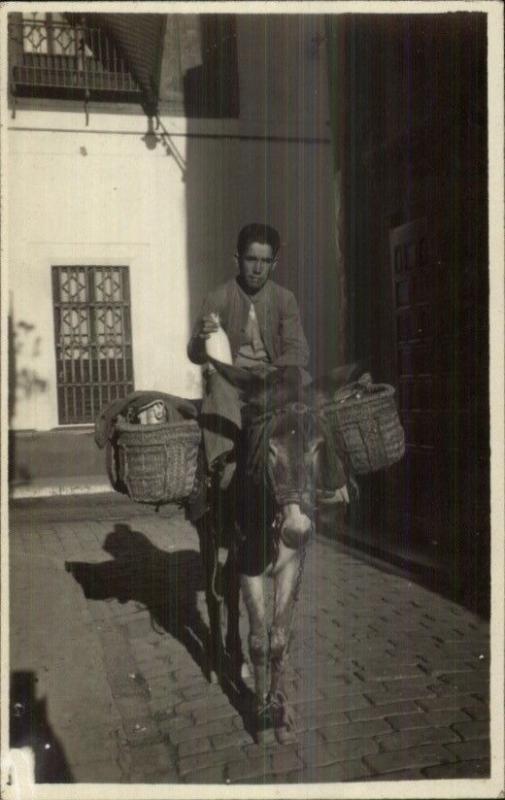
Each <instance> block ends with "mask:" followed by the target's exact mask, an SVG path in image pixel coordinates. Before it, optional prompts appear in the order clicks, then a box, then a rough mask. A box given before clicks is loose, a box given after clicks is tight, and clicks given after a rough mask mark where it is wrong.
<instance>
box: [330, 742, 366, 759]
mask: <svg viewBox="0 0 505 800" xmlns="http://www.w3.org/2000/svg"><path fill="white" fill-rule="evenodd" d="M326 749H327V750H328V752H329V753H330V754H331V755H332V756H333V757H334V760H335V761H347V760H349V759H351V760H352V759H356V758H362V757H363V756H364V755H369V754H371V753H377V752H378V751H379V748H378V746H377V744H376V743H375V742H374V741H373V740H372V739H346V740H344V741H340V742H338V741H337V742H326Z"/></svg>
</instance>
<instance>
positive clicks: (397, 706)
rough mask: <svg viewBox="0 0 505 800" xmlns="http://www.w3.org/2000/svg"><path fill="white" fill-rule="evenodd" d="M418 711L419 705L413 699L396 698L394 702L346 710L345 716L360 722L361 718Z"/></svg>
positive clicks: (378, 717)
mask: <svg viewBox="0 0 505 800" xmlns="http://www.w3.org/2000/svg"><path fill="white" fill-rule="evenodd" d="M418 711H419V707H418V706H417V705H416V703H415V702H414V700H398V701H397V702H395V703H385V704H384V705H377V706H372V705H368V706H366V708H359V709H356V710H355V711H347V712H346V716H347V717H348V718H349V720H350V721H351V722H360V721H361V720H372V719H385V718H386V717H390V716H393V715H397V714H413V713H416V712H418Z"/></svg>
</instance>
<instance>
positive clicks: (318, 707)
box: [291, 694, 370, 716]
mask: <svg viewBox="0 0 505 800" xmlns="http://www.w3.org/2000/svg"><path fill="white" fill-rule="evenodd" d="M291 702H292V705H293V706H294V707H295V709H296V714H297V716H298V714H300V715H302V714H304V713H305V708H310V709H312V710H313V711H315V712H316V713H323V714H324V713H327V711H328V705H329V703H328V700H323V699H322V700H316V701H314V702H312V701H310V702H305V701H304V700H303V699H298V698H293V700H292V701H291ZM369 705H370V703H369V701H368V700H367V699H366V697H364V696H363V695H361V694H349V695H342V696H339V697H338V698H333V699H332V701H331V706H332V707H333V708H334V709H335V712H336V713H344V712H347V711H354V710H355V709H359V708H368V707H369Z"/></svg>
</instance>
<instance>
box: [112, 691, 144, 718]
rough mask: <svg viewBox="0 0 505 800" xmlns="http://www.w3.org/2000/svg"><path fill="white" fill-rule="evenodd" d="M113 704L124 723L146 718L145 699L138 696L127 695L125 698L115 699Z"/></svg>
mask: <svg viewBox="0 0 505 800" xmlns="http://www.w3.org/2000/svg"><path fill="white" fill-rule="evenodd" d="M115 704H116V708H117V709H118V711H119V713H120V715H121V718H122V719H123V720H124V721H126V722H128V721H131V720H138V719H139V718H142V717H145V716H146V713H147V705H146V701H145V698H144V697H143V696H142V695H140V694H136V695H129V696H127V697H117V698H116V699H115Z"/></svg>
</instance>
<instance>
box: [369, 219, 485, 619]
mask: <svg viewBox="0 0 505 800" xmlns="http://www.w3.org/2000/svg"><path fill="white" fill-rule="evenodd" d="M389 242H390V273H391V285H392V318H393V336H392V341H393V350H394V360H395V365H396V372H397V379H396V385H397V387H398V404H399V410H400V415H401V418H402V422H403V425H404V428H405V434H406V445H407V447H406V455H405V459H404V460H403V462H402V463H401V464H399V465H398V467H397V468H395V469H394V470H393V471H391V473H390V475H386V476H385V496H384V498H383V501H385V507H386V518H387V519H388V520H389V522H390V523H391V524H393V525H394V526H395V528H396V530H397V533H398V535H399V536H400V537H401V538H402V539H403V541H404V542H407V543H408V544H409V546H411V547H413V548H415V549H416V550H417V551H419V550H421V551H423V552H424V553H425V555H426V556H427V559H428V561H429V562H432V563H434V564H436V565H437V566H438V568H439V569H441V571H443V572H444V573H445V574H446V576H447V577H448V580H449V581H450V582H451V588H452V590H453V592H454V594H455V595H457V596H464V597H466V596H467V595H468V593H469V592H470V593H475V592H477V591H478V592H479V593H480V595H481V598H480V599H479V598H477V597H475V598H473V597H472V598H470V601H471V602H472V604H474V603H475V605H480V606H482V597H484V598H485V595H486V591H485V590H486V581H485V574H486V570H487V568H488V559H489V430H488V424H489V414H488V403H487V339H486V331H485V330H484V329H483V325H482V322H483V319H484V318H485V315H484V314H483V305H485V303H486V301H485V299H484V297H483V296H481V295H482V292H481V291H479V289H478V287H479V273H478V268H476V267H475V265H474V264H472V263H471V262H466V261H465V260H464V259H461V260H459V261H458V260H456V259H455V258H454V257H453V256H451V255H449V256H448V255H447V253H450V250H449V248H448V247H447V246H445V247H444V244H443V242H441V241H437V239H436V236H435V232H434V229H431V228H430V224H429V222H428V220H427V219H426V218H421V219H416V220H413V221H411V222H408V223H406V224H404V225H401V226H399V227H396V228H394V229H392V230H390V234H389ZM444 253H445V254H446V255H445V256H444ZM484 283H485V282H483V281H480V285H481V287H482V286H483V285H484ZM476 309H478V313H477V311H476ZM477 323H478V324H477ZM479 571H480V572H481V577H480V578H479V579H478V580H477V578H476V572H479ZM484 605H485V602H484Z"/></svg>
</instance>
